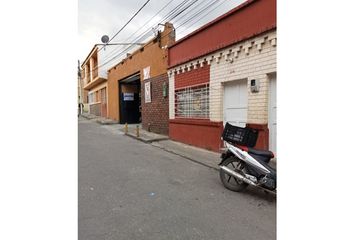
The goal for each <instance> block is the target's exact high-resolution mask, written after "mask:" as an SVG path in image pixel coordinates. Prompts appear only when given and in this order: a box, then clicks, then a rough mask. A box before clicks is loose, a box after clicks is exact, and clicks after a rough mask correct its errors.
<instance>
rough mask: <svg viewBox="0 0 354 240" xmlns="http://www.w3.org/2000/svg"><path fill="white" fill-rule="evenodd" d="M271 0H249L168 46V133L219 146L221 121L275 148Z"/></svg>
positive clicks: (179, 138) (273, 13)
mask: <svg viewBox="0 0 354 240" xmlns="http://www.w3.org/2000/svg"><path fill="white" fill-rule="evenodd" d="M276 39H277V38H276V1H275V0H250V1H247V2H245V3H243V4H241V5H240V6H238V7H236V8H234V9H232V10H231V11H229V12H227V13H226V14H224V15H222V16H220V17H219V18H217V19H215V20H214V21H212V22H210V23H208V24H206V25H204V26H203V27H201V28H199V29H197V30H196V31H194V32H192V33H191V34H189V35H187V36H186V37H184V38H182V39H181V40H179V41H177V42H176V43H175V44H173V45H172V46H170V47H169V49H168V54H169V55H168V56H169V62H168V63H169V71H168V76H169V136H170V138H171V139H172V140H176V141H180V142H183V143H187V144H191V145H195V146H198V147H202V148H206V149H210V150H213V151H219V149H220V148H221V147H223V146H222V141H221V139H220V136H221V133H222V131H223V126H224V124H225V123H226V122H230V123H232V124H234V125H238V126H250V127H253V128H256V129H259V138H258V141H257V145H256V148H259V149H270V150H272V151H276V46H277V44H276Z"/></svg>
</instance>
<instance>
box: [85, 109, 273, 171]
mask: <svg viewBox="0 0 354 240" xmlns="http://www.w3.org/2000/svg"><path fill="white" fill-rule="evenodd" d="M81 116H83V117H84V118H86V119H89V120H92V121H95V122H97V123H99V124H102V125H108V126H106V128H109V129H111V128H112V132H117V131H121V132H122V133H125V124H118V122H116V121H113V120H110V119H105V118H101V117H97V116H95V115H90V114H83V115H81ZM137 126H138V127H139V136H137ZM126 135H127V136H129V137H131V138H134V139H136V140H139V141H142V142H144V143H147V144H151V145H152V146H154V147H157V148H160V149H162V150H164V151H166V152H170V153H173V154H176V155H178V156H181V157H183V158H186V159H188V160H190V161H193V162H196V163H198V164H201V165H204V166H206V167H209V168H213V169H216V170H218V169H219V166H218V164H219V162H220V161H221V160H220V153H217V152H212V151H208V150H206V149H202V148H198V147H194V146H191V145H188V144H184V143H180V142H175V141H173V140H170V139H169V137H168V136H166V135H160V134H156V133H153V132H148V131H146V130H144V129H142V126H141V124H128V132H127V134H126ZM270 165H271V166H272V167H274V168H276V162H275V161H273V160H272V161H271V162H270Z"/></svg>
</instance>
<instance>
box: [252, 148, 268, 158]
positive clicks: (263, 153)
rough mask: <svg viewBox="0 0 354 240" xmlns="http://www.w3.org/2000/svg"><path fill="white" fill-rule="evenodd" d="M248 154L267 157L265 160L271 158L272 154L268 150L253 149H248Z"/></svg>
mask: <svg viewBox="0 0 354 240" xmlns="http://www.w3.org/2000/svg"><path fill="white" fill-rule="evenodd" d="M248 153H253V154H255V155H259V156H263V157H267V158H273V157H274V154H273V153H272V152H271V151H268V150H259V149H254V148H248Z"/></svg>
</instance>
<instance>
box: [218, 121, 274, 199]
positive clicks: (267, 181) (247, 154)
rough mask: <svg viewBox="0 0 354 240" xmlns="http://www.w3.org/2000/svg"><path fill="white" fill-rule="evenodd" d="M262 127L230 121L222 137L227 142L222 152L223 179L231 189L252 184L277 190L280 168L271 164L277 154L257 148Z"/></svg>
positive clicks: (221, 170)
mask: <svg viewBox="0 0 354 240" xmlns="http://www.w3.org/2000/svg"><path fill="white" fill-rule="evenodd" d="M257 138H258V131H257V130H256V129H252V128H248V127H245V128H241V127H237V126H233V125H231V124H229V123H226V125H225V128H224V131H223V134H222V139H223V141H224V144H225V146H226V149H225V151H224V152H223V153H222V154H221V162H220V163H219V166H220V179H221V182H222V183H223V185H224V186H225V187H226V188H227V189H229V190H231V191H236V192H239V191H242V190H244V189H245V188H246V187H247V186H248V185H252V186H255V187H258V188H261V189H263V190H265V191H267V192H272V193H276V179H277V174H276V170H275V169H274V168H272V167H271V166H269V162H270V160H271V159H272V158H274V154H273V153H272V152H271V151H267V150H257V149H254V148H253V147H254V146H255V145H256V142H257Z"/></svg>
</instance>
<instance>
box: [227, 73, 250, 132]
mask: <svg viewBox="0 0 354 240" xmlns="http://www.w3.org/2000/svg"><path fill="white" fill-rule="evenodd" d="M247 94H248V93H247V79H242V80H237V81H232V82H227V83H225V84H224V119H223V120H224V125H225V124H226V122H229V123H231V124H232V125H236V126H239V127H245V126H246V123H247V105H248V95H247Z"/></svg>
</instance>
